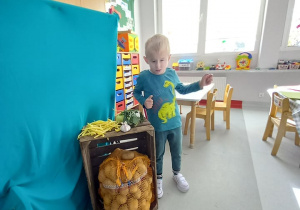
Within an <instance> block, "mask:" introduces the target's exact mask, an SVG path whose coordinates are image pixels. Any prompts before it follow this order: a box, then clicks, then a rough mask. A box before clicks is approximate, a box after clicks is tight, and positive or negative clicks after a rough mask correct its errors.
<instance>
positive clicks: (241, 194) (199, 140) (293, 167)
mask: <svg viewBox="0 0 300 210" xmlns="http://www.w3.org/2000/svg"><path fill="white" fill-rule="evenodd" d="M188 111H189V108H188V107H184V106H183V114H182V120H183V127H184V122H185V115H186V113H187V112H188ZM267 117H268V108H267V107H264V108H263V107H254V106H252V107H250V106H249V107H245V106H244V107H243V109H232V110H231V129H230V130H226V128H225V122H224V121H223V119H222V113H221V112H216V118H215V130H214V131H212V132H211V140H210V141H207V140H206V136H205V130H204V126H203V120H201V119H197V120H196V140H195V148H194V149H190V148H189V134H188V135H186V136H183V155H182V174H183V175H184V176H185V178H186V179H187V181H188V182H189V184H190V190H189V191H188V192H187V193H181V192H180V191H178V190H177V188H176V185H175V182H174V181H173V180H172V173H171V161H170V152H169V151H168V150H169V149H168V147H167V148H166V149H167V150H166V154H165V157H164V174H163V175H164V178H163V190H164V195H163V197H162V198H161V199H159V202H158V207H159V209H162V210H169V209H170V210H173V209H174V210H177V209H178V210H179V209H180V210H181V209H187V210H194V209H195V210H202V209H203V210H215V209H218V210H261V209H262V210H298V209H300V207H299V206H300V178H299V177H300V168H299V164H300V147H298V146H295V145H294V134H293V133H287V135H286V138H284V139H283V141H282V144H281V146H280V148H279V151H278V153H277V156H276V157H274V156H271V150H272V147H273V143H274V138H268V140H267V142H264V141H262V135H263V132H264V129H265V125H266V121H267ZM276 131H277V129H274V134H273V137H274V136H275V133H276Z"/></svg>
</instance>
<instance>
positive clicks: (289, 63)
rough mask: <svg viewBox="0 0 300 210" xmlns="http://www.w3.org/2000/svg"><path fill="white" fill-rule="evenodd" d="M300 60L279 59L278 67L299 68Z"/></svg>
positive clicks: (284, 68) (280, 68) (282, 68)
mask: <svg viewBox="0 0 300 210" xmlns="http://www.w3.org/2000/svg"><path fill="white" fill-rule="evenodd" d="M299 67H300V61H285V60H279V61H278V65H277V68H278V69H279V70H286V69H299Z"/></svg>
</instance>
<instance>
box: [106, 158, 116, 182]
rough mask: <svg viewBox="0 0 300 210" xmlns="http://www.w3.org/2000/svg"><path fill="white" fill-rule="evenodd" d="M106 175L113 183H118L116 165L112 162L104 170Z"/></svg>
mask: <svg viewBox="0 0 300 210" xmlns="http://www.w3.org/2000/svg"><path fill="white" fill-rule="evenodd" d="M104 173H105V175H106V177H107V178H109V179H110V180H111V181H113V182H116V180H117V167H116V165H115V164H114V163H112V162H110V163H109V164H107V165H106V166H105V168H104Z"/></svg>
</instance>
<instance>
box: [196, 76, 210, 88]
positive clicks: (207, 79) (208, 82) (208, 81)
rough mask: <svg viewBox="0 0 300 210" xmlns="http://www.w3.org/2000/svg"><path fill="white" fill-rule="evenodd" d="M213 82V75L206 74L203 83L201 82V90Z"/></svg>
mask: <svg viewBox="0 0 300 210" xmlns="http://www.w3.org/2000/svg"><path fill="white" fill-rule="evenodd" d="M212 81H213V75H212V74H205V75H204V76H203V77H202V79H201V81H200V82H199V85H200V88H203V87H204V86H206V85H209V84H210V83H211V82H212Z"/></svg>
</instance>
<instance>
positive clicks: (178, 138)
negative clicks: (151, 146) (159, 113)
mask: <svg viewBox="0 0 300 210" xmlns="http://www.w3.org/2000/svg"><path fill="white" fill-rule="evenodd" d="M167 140H168V141H169V146H170V152H171V158H172V169H173V171H176V172H179V171H180V168H181V152H182V131H181V127H178V128H175V129H173V130H167V131H161V132H157V131H155V147H156V170H157V171H156V174H157V175H162V173H163V159H164V154H165V146H166V142H167Z"/></svg>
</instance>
